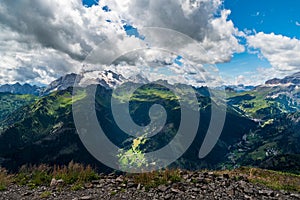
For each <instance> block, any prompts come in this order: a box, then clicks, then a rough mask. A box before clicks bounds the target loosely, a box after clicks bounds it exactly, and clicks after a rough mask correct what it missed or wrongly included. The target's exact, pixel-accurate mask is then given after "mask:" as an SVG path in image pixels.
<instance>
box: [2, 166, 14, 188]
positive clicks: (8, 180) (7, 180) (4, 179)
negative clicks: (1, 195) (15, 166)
mask: <svg viewBox="0 0 300 200" xmlns="http://www.w3.org/2000/svg"><path fill="white" fill-rule="evenodd" d="M11 182H12V178H11V176H10V175H9V174H8V173H7V171H6V170H5V169H3V168H0V191H4V190H6V189H7V187H8V186H9V184H10V183H11Z"/></svg>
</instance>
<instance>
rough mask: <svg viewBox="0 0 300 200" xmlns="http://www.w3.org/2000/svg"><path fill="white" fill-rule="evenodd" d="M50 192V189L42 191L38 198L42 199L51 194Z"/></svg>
mask: <svg viewBox="0 0 300 200" xmlns="http://www.w3.org/2000/svg"><path fill="white" fill-rule="evenodd" d="M51 194H52V193H51V192H50V191H45V192H43V193H42V194H41V195H40V198H41V199H43V198H48V197H50V196H51Z"/></svg>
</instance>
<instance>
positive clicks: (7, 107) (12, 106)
mask: <svg viewBox="0 0 300 200" xmlns="http://www.w3.org/2000/svg"><path fill="white" fill-rule="evenodd" d="M36 99H37V97H36V96H33V95H18V94H10V93H0V108H1V112H0V121H2V120H4V119H5V118H6V117H7V116H8V115H9V114H11V113H13V112H14V111H16V110H17V109H18V108H20V107H22V106H25V105H28V104H30V103H32V102H34V101H35V100H36Z"/></svg>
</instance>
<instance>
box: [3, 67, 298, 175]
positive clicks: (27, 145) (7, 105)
mask: <svg viewBox="0 0 300 200" xmlns="http://www.w3.org/2000/svg"><path fill="white" fill-rule="evenodd" d="M95 73H96V74H97V77H98V78H97V79H94V78H90V77H94V76H92V75H95ZM89 74H90V76H89ZM76 81H77V82H78V83H79V82H80V84H82V83H83V85H79V86H80V87H82V88H83V91H84V90H89V87H91V85H97V92H96V100H95V105H96V106H95V107H96V113H97V117H98V120H99V122H100V123H101V125H102V126H103V129H104V130H105V131H106V132H107V133H109V134H108V135H107V136H108V137H109V138H110V139H111V140H112V141H113V143H115V144H116V145H118V146H119V147H120V148H121V149H123V151H124V152H126V151H131V150H132V148H133V143H134V141H135V140H134V138H133V137H131V136H128V135H127V134H125V133H124V132H123V131H122V130H120V129H119V128H118V126H117V124H116V122H115V121H114V117H113V115H112V111H111V104H110V98H111V96H112V91H113V88H114V87H115V86H117V85H119V84H121V83H128V84H132V85H134V84H137V83H138V82H143V83H145V84H146V85H145V87H142V88H139V89H138V90H137V91H136V92H135V93H134V96H133V98H132V101H131V102H130V112H131V113H130V114H131V116H132V118H133V120H134V121H135V122H136V123H138V124H140V125H142V124H148V123H149V122H150V121H149V120H150V119H149V116H148V115H146V114H145V113H148V110H149V108H150V107H151V105H153V104H161V105H163V106H164V107H165V108H166V110H167V113H168V119H167V121H166V125H165V128H164V129H163V130H162V131H161V132H160V133H159V134H158V135H157V136H155V137H153V138H151V140H146V141H145V142H144V143H142V144H140V147H139V149H140V151H139V153H140V154H141V155H143V153H145V152H149V151H153V150H156V149H159V148H161V147H163V146H164V145H166V144H168V142H170V140H172V138H173V137H174V134H176V130H177V129H178V127H179V124H180V107H179V104H178V102H177V100H176V99H177V98H176V97H175V96H174V94H172V92H170V91H169V90H166V89H165V88H163V87H162V86H160V85H159V84H155V83H149V81H148V80H147V79H145V78H144V77H142V76H135V77H130V78H129V79H125V78H124V77H123V76H122V75H119V74H116V73H114V72H112V71H102V72H88V73H86V74H80V75H76V74H68V75H66V76H63V77H61V78H59V79H57V80H55V81H53V82H52V83H50V84H49V85H48V86H47V87H45V88H39V87H37V86H31V87H29V86H28V85H27V84H26V85H23V86H22V85H20V84H15V85H4V86H1V88H4V89H1V90H0V92H2V93H0V100H1V101H0V104H1V109H2V110H1V115H0V149H1V150H0V164H1V166H3V167H6V168H8V169H11V170H15V169H18V168H19V167H20V166H22V165H24V164H39V163H48V164H66V163H68V162H69V161H71V160H74V161H76V162H81V163H86V164H93V165H96V166H97V167H98V168H99V169H100V170H102V171H109V170H111V169H109V168H107V167H106V166H104V165H103V164H101V163H99V162H98V161H97V160H96V159H94V158H93V156H91V155H90V154H89V152H88V151H87V150H86V149H85V147H84V146H83V144H82V142H81V141H80V139H79V136H78V134H77V132H76V128H75V125H74V122H73V115H72V103H73V100H72V91H73V86H74V84H75V85H76V84H78V83H77V82H76ZM299 86H300V73H297V74H295V75H292V76H288V77H285V78H283V79H272V80H269V81H267V82H266V83H265V84H264V85H261V86H256V87H252V86H250V87H244V86H241V85H240V86H237V87H236V88H238V89H236V88H233V87H232V86H230V87H228V88H227V89H226V94H227V101H226V102H227V114H226V121H225V125H224V128H223V131H222V135H221V137H220V139H219V141H218V142H217V145H216V146H215V147H214V149H213V151H212V152H211V153H210V154H209V155H208V156H207V157H206V158H204V159H199V158H198V153H199V148H200V146H201V144H202V142H203V140H204V136H205V135H206V131H207V129H208V126H209V122H210V117H211V107H212V105H214V106H216V108H217V109H222V108H221V107H219V106H218V103H217V102H214V101H213V100H212V99H211V98H210V95H209V90H208V88H206V87H199V88H194V90H195V91H196V95H197V98H198V102H199V110H200V114H201V120H200V122H199V130H198V132H197V135H196V138H195V140H194V142H193V143H192V145H191V146H190V148H189V149H188V150H187V151H186V153H185V154H184V155H183V156H182V157H181V158H180V159H178V160H177V161H176V162H174V163H172V164H171V167H180V168H184V169H199V168H202V169H203V168H206V169H224V168H236V167H239V166H241V165H247V166H256V167H263V168H268V169H278V170H283V171H292V172H297V173H299V172H300V146H299V144H300V131H299V130H300V129H299V121H300V113H299V109H300V95H299V94H300V89H299ZM17 88H18V89H17ZM229 88H233V89H229ZM216 90H217V89H216ZM83 94H84V92H83ZM78 98H85V96H84V95H81V96H79V97H78ZM121 101H122V100H120V102H121ZM122 162H123V163H122ZM124 162H125V161H123V160H120V164H121V165H122V164H124Z"/></svg>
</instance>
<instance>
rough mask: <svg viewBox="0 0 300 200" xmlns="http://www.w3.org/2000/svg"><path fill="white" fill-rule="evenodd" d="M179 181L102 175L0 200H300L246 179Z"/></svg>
mask: <svg viewBox="0 0 300 200" xmlns="http://www.w3.org/2000/svg"><path fill="white" fill-rule="evenodd" d="M180 177H181V179H180V180H178V181H172V180H170V181H169V182H168V183H166V184H161V185H157V186H155V187H149V185H146V186H145V185H144V184H142V183H138V184H137V182H136V180H135V178H134V177H130V176H123V175H115V174H110V175H101V176H100V179H99V180H94V181H92V182H91V183H86V184H84V185H83V186H82V188H77V189H76V190H74V188H71V186H67V185H64V182H63V181H59V180H52V183H51V186H50V185H49V186H39V187H36V188H34V189H31V188H29V186H17V184H11V185H10V186H9V187H8V188H7V190H6V191H2V192H0V199H7V200H14V199H16V200H22V199H24V200H25V199H30V200H34V199H58V200H60V199H63V200H69V199H70V200H89V199H127V200H130V199H135V200H139V199H151V200H154V199H180V200H181V199H222V200H223V199H224V200H226V199H286V200H293V199H300V193H297V192H286V191H283V190H272V189H270V188H268V187H266V186H263V185H260V184H256V183H253V182H252V181H249V179H248V178H247V177H245V176H232V175H229V174H226V173H215V172H181V175H180Z"/></svg>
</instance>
